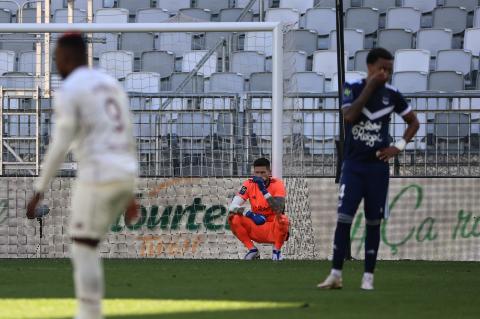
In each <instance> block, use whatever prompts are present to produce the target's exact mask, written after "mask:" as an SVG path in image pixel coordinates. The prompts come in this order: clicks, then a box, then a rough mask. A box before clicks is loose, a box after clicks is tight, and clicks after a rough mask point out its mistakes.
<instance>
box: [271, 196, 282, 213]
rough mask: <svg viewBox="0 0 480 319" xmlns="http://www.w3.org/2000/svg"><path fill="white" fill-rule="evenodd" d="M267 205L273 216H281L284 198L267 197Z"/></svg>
mask: <svg viewBox="0 0 480 319" xmlns="http://www.w3.org/2000/svg"><path fill="white" fill-rule="evenodd" d="M267 202H268V205H270V208H271V209H272V210H273V212H274V213H275V214H282V213H283V212H284V211H285V197H273V196H271V197H269V198H268V199H267Z"/></svg>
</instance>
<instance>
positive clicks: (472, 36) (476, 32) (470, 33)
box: [463, 28, 480, 57]
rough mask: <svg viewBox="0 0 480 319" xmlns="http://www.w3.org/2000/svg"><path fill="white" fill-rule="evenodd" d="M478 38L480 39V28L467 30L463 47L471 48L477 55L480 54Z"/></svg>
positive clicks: (474, 54)
mask: <svg viewBox="0 0 480 319" xmlns="http://www.w3.org/2000/svg"><path fill="white" fill-rule="evenodd" d="M478 39H480V28H473V29H467V30H465V37H464V42H463V48H464V49H465V50H470V51H471V52H472V54H473V56H475V57H478V56H479V55H480V41H478Z"/></svg>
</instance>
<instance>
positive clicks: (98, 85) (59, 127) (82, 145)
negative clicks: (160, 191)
mask: <svg viewBox="0 0 480 319" xmlns="http://www.w3.org/2000/svg"><path fill="white" fill-rule="evenodd" d="M55 54H56V62H57V67H58V70H59V72H60V74H61V76H62V77H63V78H64V79H65V82H64V84H63V86H62V88H61V89H60V90H59V91H58V92H56V94H55V100H54V108H55V116H56V125H55V129H54V136H53V140H52V144H51V145H50V146H49V149H48V152H47V155H46V157H45V160H44V162H43V166H42V172H41V175H40V177H39V179H38V180H37V181H36V183H35V184H34V189H35V192H36V193H35V195H34V196H33V198H32V199H31V200H30V202H29V204H28V206H27V217H28V218H34V217H35V208H36V206H37V205H38V202H39V201H40V200H41V199H42V197H43V193H44V192H45V191H46V190H47V189H48V185H49V182H50V180H51V178H52V177H53V176H54V175H55V172H56V171H57V169H58V168H59V166H60V164H61V163H62V161H63V159H64V157H65V155H66V153H67V151H68V150H69V149H70V148H71V149H72V151H73V154H74V156H75V157H76V160H77V162H78V171H77V180H76V183H75V187H74V191H73V196H72V214H71V216H70V225H69V234H70V236H71V237H72V239H73V243H72V246H71V251H70V253H71V258H72V263H73V267H74V282H75V293H76V297H77V302H78V310H77V316H76V319H100V318H102V310H101V299H102V298H103V290H104V289H103V286H104V283H103V282H104V280H103V266H102V264H101V261H100V254H99V252H98V249H97V247H98V244H99V243H100V241H101V240H102V239H103V237H104V236H105V234H106V233H107V231H108V229H109V226H110V225H111V224H112V223H113V222H114V220H115V219H116V218H117V217H118V214H120V213H122V212H124V211H125V210H126V213H125V214H126V222H127V223H128V222H129V221H130V220H132V219H134V218H136V216H137V204H136V202H135V198H134V180H135V177H136V176H137V165H138V164H137V159H136V146H135V139H134V137H133V133H132V123H131V115H130V112H129V103H128V97H127V95H126V94H125V92H124V90H123V89H122V87H121V86H120V85H119V83H118V82H117V81H116V80H115V79H113V78H112V77H110V76H108V75H106V74H104V73H102V72H100V71H97V70H93V69H89V68H88V67H87V50H86V44H85V41H84V39H83V37H82V35H81V34H78V33H69V34H65V35H63V36H62V37H61V38H60V39H59V40H58V42H57V47H56V52H55Z"/></svg>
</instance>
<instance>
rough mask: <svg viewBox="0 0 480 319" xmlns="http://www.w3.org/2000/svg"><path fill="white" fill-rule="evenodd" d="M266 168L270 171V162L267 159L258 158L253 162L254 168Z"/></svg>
mask: <svg viewBox="0 0 480 319" xmlns="http://www.w3.org/2000/svg"><path fill="white" fill-rule="evenodd" d="M259 166H265V167H266V168H267V169H270V161H269V160H268V159H266V158H265V157H260V158H257V159H256V160H255V161H254V162H253V167H259Z"/></svg>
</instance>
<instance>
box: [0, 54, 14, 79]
mask: <svg viewBox="0 0 480 319" xmlns="http://www.w3.org/2000/svg"><path fill="white" fill-rule="evenodd" d="M14 67H15V52H14V51H9V50H0V75H2V74H4V73H5V72H13V69H14Z"/></svg>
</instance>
